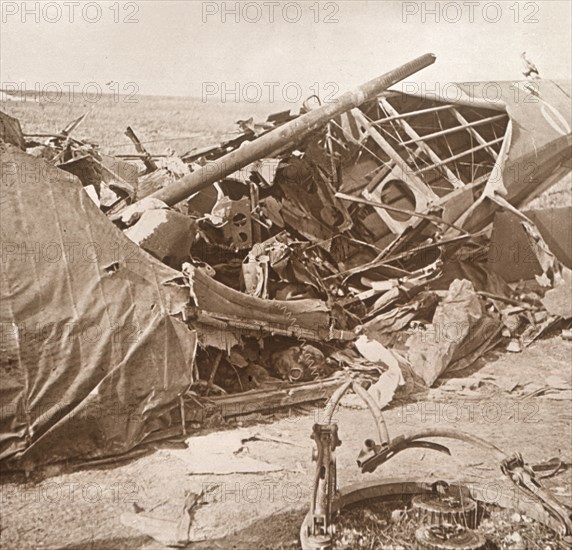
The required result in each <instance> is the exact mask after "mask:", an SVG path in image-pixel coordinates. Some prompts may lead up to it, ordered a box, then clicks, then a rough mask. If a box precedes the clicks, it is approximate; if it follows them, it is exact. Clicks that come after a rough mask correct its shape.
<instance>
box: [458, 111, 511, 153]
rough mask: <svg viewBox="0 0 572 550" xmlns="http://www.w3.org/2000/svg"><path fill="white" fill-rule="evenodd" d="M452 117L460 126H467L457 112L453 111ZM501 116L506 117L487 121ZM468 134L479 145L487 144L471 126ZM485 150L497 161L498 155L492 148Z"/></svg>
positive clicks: (464, 119)
mask: <svg viewBox="0 0 572 550" xmlns="http://www.w3.org/2000/svg"><path fill="white" fill-rule="evenodd" d="M453 115H454V116H455V118H456V119H457V120H458V121H459V122H460V123H461V124H468V122H467V119H466V118H465V117H464V116H463V115H462V114H461V113H459V111H457V109H453ZM503 116H508V115H498V116H497V117H490V119H489V120H491V119H495V118H498V117H503ZM485 120H486V119H485ZM473 126H474V125H473ZM469 132H470V134H471V135H472V136H473V137H474V138H475V139H476V140H477V142H478V143H479V144H480V145H484V144H485V143H487V141H486V140H485V139H484V138H483V136H481V134H479V132H477V131H476V130H475V129H474V128H473V127H472V126H471V127H469ZM485 149H486V150H487V152H488V153H489V155H491V156H492V157H493V159H495V160H497V158H498V154H497V152H496V151H495V150H494V149H493V148H492V147H488V146H487V147H485Z"/></svg>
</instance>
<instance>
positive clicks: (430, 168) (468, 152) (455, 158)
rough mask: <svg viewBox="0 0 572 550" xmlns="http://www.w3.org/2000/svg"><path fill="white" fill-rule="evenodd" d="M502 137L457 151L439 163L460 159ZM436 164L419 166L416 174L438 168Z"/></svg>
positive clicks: (500, 139)
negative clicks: (457, 152)
mask: <svg viewBox="0 0 572 550" xmlns="http://www.w3.org/2000/svg"><path fill="white" fill-rule="evenodd" d="M503 139H504V136H503V137H500V138H498V139H493V141H489V142H488V143H484V144H483V145H479V146H478V147H473V148H472V149H467V150H466V151H463V152H462V153H459V154H458V155H454V156H452V157H449V158H447V159H445V160H442V161H441V164H447V163H449V162H453V161H454V160H457V159H460V158H461V157H464V156H466V155H470V154H471V153H474V152H475V151H480V150H481V149H485V148H486V147H488V146H490V145H494V144H495V143H499V142H501V141H502V140H503ZM438 167H439V166H438V165H435V164H434V165H432V166H426V167H425V168H421V170H417V172H416V174H422V173H423V172H427V171H428V170H432V169H433V168H438Z"/></svg>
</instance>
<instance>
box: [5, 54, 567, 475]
mask: <svg viewBox="0 0 572 550" xmlns="http://www.w3.org/2000/svg"><path fill="white" fill-rule="evenodd" d="M434 61H435V56H433V55H430V54H427V55H424V56H421V57H420V58H418V59H415V60H413V61H411V62H410V63H407V64H405V65H403V66H401V67H399V68H398V69H396V70H393V71H390V72H388V73H386V74H384V75H382V76H380V77H378V78H376V79H374V80H372V81H370V82H368V83H366V84H364V85H362V86H360V87H359V88H358V89H357V90H355V91H353V92H348V93H346V94H344V95H343V96H341V97H340V98H339V100H338V101H337V102H335V103H331V104H324V105H321V104H318V105H313V104H312V106H310V102H305V103H304V104H303V106H302V108H301V109H300V111H299V112H291V111H285V112H282V113H277V114H274V115H271V116H269V117H268V119H267V120H266V121H264V122H262V123H257V122H255V121H254V120H253V119H248V120H240V121H238V122H237V124H238V126H239V130H240V132H239V134H238V135H234V136H233V137H232V138H230V139H227V140H225V141H224V142H223V143H220V144H214V145H212V146H210V147H206V148H202V149H200V150H194V151H191V152H187V153H184V154H181V155H176V154H175V153H174V152H173V151H168V152H167V154H161V155H155V154H153V153H152V152H150V151H149V150H147V148H145V146H144V145H143V144H144V140H142V138H141V137H138V136H137V135H136V133H135V130H134V129H133V128H131V127H128V128H127V130H126V135H127V136H128V137H129V139H130V140H131V141H132V142H133V144H134V147H135V149H136V153H135V154H131V155H127V156H125V155H123V156H117V157H110V156H107V155H103V154H102V153H101V152H100V151H99V146H98V145H97V144H95V143H90V142H89V141H87V140H81V139H79V138H76V137H74V136H76V135H77V134H78V129H79V128H80V126H81V124H82V122H83V121H84V120H85V118H86V116H94V115H93V114H92V113H86V114H85V115H83V116H82V117H79V118H78V119H76V120H74V121H72V122H71V123H70V124H69V125H68V126H66V127H65V128H64V129H62V130H58V131H56V132H55V133H53V134H44V135H35V136H32V135H28V134H24V133H22V130H21V128H20V123H19V122H18V121H17V120H15V119H13V118H11V117H9V116H8V115H5V114H4V113H0V123H1V124H0V140H2V143H0V152H1V155H2V162H3V163H4V164H5V163H8V164H9V165H10V166H13V167H14V169H13V170H12V169H10V170H6V171H5V172H6V173H5V174H4V175H3V178H2V209H3V211H2V216H3V235H2V239H3V241H5V242H6V243H7V245H9V246H8V249H6V250H3V254H4V256H5V257H6V260H7V261H6V262H5V263H4V267H5V270H6V272H7V273H9V274H10V275H9V276H8V277H7V278H6V279H3V282H2V284H3V291H2V294H3V297H4V296H5V297H6V299H3V300H2V302H3V303H2V307H3V310H2V311H3V313H2V319H3V323H4V326H13V327H15V329H14V331H12V332H11V334H10V335H9V336H8V339H7V340H5V341H4V347H5V348H6V349H5V350H4V349H3V363H2V365H3V367H2V368H3V370H4V371H5V373H6V376H7V380H8V384H7V385H6V388H7V389H4V388H3V389H2V398H3V402H5V403H7V410H8V411H12V413H10V414H8V415H6V417H5V418H3V420H2V427H1V431H2V433H3V434H4V435H5V437H4V438H3V441H4V443H2V446H1V447H0V458H2V459H4V460H7V459H10V460H11V461H12V462H13V463H14V464H15V465H18V463H19V461H20V460H22V459H23V458H27V459H28V464H29V465H30V467H33V466H34V465H36V464H39V463H42V462H50V461H56V460H62V459H66V458H83V459H85V458H95V457H98V456H106V455H110V454H111V455H113V454H117V453H121V452H126V451H127V450H129V449H130V448H132V447H134V446H136V445H138V444H140V443H144V442H146V441H149V438H154V437H159V435H158V434H159V433H162V432H164V433H174V431H178V432H179V433H181V432H182V433H183V434H185V433H186V425H187V423H189V422H197V421H198V422H202V423H204V422H206V420H207V418H208V417H210V416H212V415H215V416H213V418H219V419H221V420H222V419H223V418H230V417H238V416H241V415H244V414H251V413H254V412H268V411H273V410H276V409H277V408H281V407H282V408H283V407H289V406H292V405H293V404H300V403H303V402H310V401H324V400H326V399H327V398H328V397H329V396H330V395H331V393H332V392H333V391H334V389H335V388H336V385H337V382H336V380H337V379H338V377H339V376H340V374H341V373H342V372H345V371H354V372H355V373H359V374H360V376H362V377H364V378H366V379H368V381H369V384H370V385H371V388H370V397H373V398H374V399H375V400H376V401H377V403H378V404H379V405H383V406H385V405H387V404H388V403H389V402H390V400H391V399H392V396H393V392H394V391H395V390H396V389H397V387H398V386H400V385H401V384H402V383H403V376H405V377H406V378H407V377H408V376H409V373H410V371H411V372H412V373H413V375H414V376H415V377H416V379H418V380H422V381H424V383H425V384H426V385H428V386H431V385H433V384H434V383H435V382H436V381H437V380H438V379H439V377H441V376H442V375H443V374H444V373H451V372H456V371H459V370H461V369H464V368H466V367H468V366H470V365H471V364H473V363H474V362H475V361H476V360H477V359H478V358H479V357H482V355H483V354H484V353H485V352H486V351H487V350H488V349H490V348H491V347H493V346H495V345H497V344H498V343H499V342H501V341H502V342H503V343H504V345H505V346H506V345H507V343H508V349H510V350H512V351H519V350H521V349H522V348H523V347H525V346H527V345H530V343H531V342H533V341H534V340H535V339H537V338H539V337H540V336H541V335H542V334H544V333H545V332H546V331H548V330H550V329H552V328H554V327H556V326H557V325H559V326H560V328H564V329H568V328H569V326H562V323H563V319H568V318H570V316H571V311H572V310H571V307H570V270H569V267H566V265H567V262H568V265H569V257H570V246H569V243H566V242H563V243H562V246H560V247H556V246H555V247H554V248H552V245H554V243H557V242H558V241H559V237H558V236H557V235H556V236H555V234H554V233H553V230H552V229H551V228H550V227H549V226H548V225H547V224H546V222H545V220H546V216H545V215H542V214H541V213H538V212H533V213H530V217H527V216H526V215H524V214H523V213H522V212H521V211H520V210H519V208H521V207H523V206H524V205H525V204H526V202H527V201H528V200H530V199H532V198H533V197H534V196H536V195H538V194H539V193H541V192H542V191H543V190H545V189H547V188H548V187H549V186H550V185H552V184H554V183H556V182H557V181H558V179H559V178H561V177H562V176H563V175H565V174H566V173H567V172H568V171H569V170H570V167H571V165H570V162H569V158H570V148H571V145H570V131H569V129H568V130H566V129H562V128H561V125H560V122H559V121H561V119H567V118H569V116H570V104H569V97H568V96H567V94H566V92H565V90H564V89H563V88H562V86H563V84H556V83H555V82H552V81H550V80H544V79H535V81H534V85H535V90H536V92H535V95H536V97H537V98H538V99H539V101H538V102H522V101H516V100H515V99H514V93H513V87H512V86H513V83H510V82H506V83H497V84H496V88H497V89H498V90H499V92H500V93H501V97H500V98H499V101H498V102H491V101H484V100H482V99H478V98H480V97H486V94H484V95H483V93H481V92H482V89H483V86H486V85H487V83H479V84H478V85H477V86H476V87H475V88H474V89H473V90H471V91H470V92H468V91H466V90H462V94H461V99H459V100H455V101H451V100H446V99H445V98H441V97H437V96H435V95H415V94H406V93H402V92H398V91H392V90H389V89H388V88H389V87H390V86H391V85H394V84H396V83H398V82H400V81H401V80H403V79H404V78H406V77H407V76H408V75H411V74H414V73H416V72H417V71H419V70H421V69H422V68H424V67H426V66H428V65H430V64H431V63H433V62H434ZM528 84H530V83H528ZM459 87H460V88H461V85H459ZM318 103H319V102H318ZM548 111H550V113H552V115H553V116H551V117H548V118H547V115H546V113H547V112H548ZM516 128H518V131H516V130H515V129H516ZM72 134H73V135H72ZM530 163H533V164H534V165H535V167H536V169H537V173H538V174H540V175H541V177H540V176H539V177H540V179H538V178H533V177H530V178H522V177H519V174H520V173H521V172H522V171H521V167H522V166H524V165H527V166H528V164H530ZM8 164H6V165H8ZM24 173H26V174H31V176H30V177H29V178H28V177H20V176H19V174H24ZM38 174H39V175H41V177H36V176H35V175H38ZM39 190H43V191H44V194H43V196H44V197H45V198H46V200H49V201H51V202H50V203H49V207H48V208H46V204H43V202H44V201H38V200H37V198H38V194H39V193H42V191H39ZM84 190H85V191H84ZM24 199H26V200H25V201H24ZM495 216H496V217H495ZM533 219H534V220H537V221H538V224H539V227H537V226H535V224H534V223H533ZM38 220H41V224H39V223H37V222H38ZM506 220H508V221H506ZM543 220H544V221H543ZM505 222H506V223H508V224H509V225H508V226H507V227H508V229H507V228H506V227H505V228H504V229H503V226H502V224H503V223H505ZM23 227H25V228H28V229H27V231H28V237H29V238H30V239H33V241H34V243H36V244H37V245H38V246H39V247H40V251H41V250H44V249H45V248H46V247H48V246H52V245H53V244H54V243H59V244H60V245H61V247H62V250H63V247H64V245H65V243H66V242H67V236H69V235H73V236H74V239H75V240H76V241H78V243H79V244H80V246H84V247H86V246H88V244H89V243H93V242H96V243H97V244H98V245H99V246H100V247H101V248H102V250H101V254H98V255H97V258H95V260H94V261H93V262H91V263H89V262H86V261H83V262H80V263H75V264H74V263H73V261H72V259H71V257H70V256H69V254H64V255H63V256H62V259H63V261H60V262H57V263H54V262H51V261H50V257H49V256H46V254H44V253H43V252H39V253H38V254H36V253H35V252H34V254H32V256H34V258H33V259H34V260H35V266H34V269H30V268H29V267H28V266H27V265H26V263H25V262H22V261H21V259H22V254H24V255H26V254H28V252H29V251H24V252H22V250H20V248H18V245H17V244H15V243H16V241H17V240H18V239H17V235H19V234H21V229H22V228H23ZM32 228H34V229H33V230H32ZM513 228H517V229H518V231H513ZM515 238H518V240H517V241H515V240H514V239H515ZM80 241H81V242H80ZM514 243H517V244H518V246H517V248H516V252H515V249H513V248H511V247H512V246H513V244H514ZM547 243H551V246H549V245H548V244H547ZM12 245H13V246H12ZM521 245H522V246H521ZM42 247H43V248H42ZM81 250H83V249H81ZM82 253H83V252H82ZM88 253H89V251H88ZM515 254H517V256H515ZM28 256H30V254H28ZM28 256H26V257H28ZM528 259H530V260H531V261H530V262H528ZM36 260H37V261H36ZM133 260H135V262H134V261H133ZM491 266H492V267H493V268H491ZM16 280H17V281H19V285H20V287H21V288H34V289H36V291H35V292H34V293H33V296H30V297H29V298H30V300H29V301H28V302H27V303H21V302H20V301H19V294H18V293H15V292H14V288H13V285H12V283H9V282H8V281H16ZM64 282H65V283H64ZM4 288H5V291H4ZM56 296H57V300H54V297H56ZM108 297H109V298H108ZM32 298H33V300H32ZM4 312H5V313H4ZM70 320H71V321H72V322H74V323H79V324H86V323H87V324H89V325H90V326H92V325H93V326H98V327H101V326H102V324H103V322H104V321H105V322H110V321H111V322H112V324H113V323H116V324H115V325H113V326H112V327H110V331H113V330H114V328H113V327H115V328H116V327H117V326H123V327H125V326H126V323H127V324H129V323H131V326H132V328H133V330H134V334H135V336H134V339H133V340H129V339H127V340H126V339H122V340H121V341H120V342H119V341H118V340H117V339H113V338H112V337H111V336H110V337H109V338H108V339H107V340H101V339H99V340H98V341H96V342H88V343H87V344H86V345H85V346H84V345H83V344H84V343H83V342H82V346H81V350H80V349H79V347H78V346H75V345H73V344H72V343H71V342H69V341H67V340H66V338H65V337H57V335H56V334H55V333H53V334H52V333H51V334H52V336H53V338H54V340H53V342H52V345H51V346H45V345H39V344H38V343H37V342H36V343H35V344H30V342H27V341H25V339H24V337H25V328H26V327H29V326H30V324H36V325H34V326H37V323H39V326H47V325H48V323H52V325H53V326H55V327H60V328H61V326H63V325H65V324H66V323H68V322H69V321H70ZM58 334H63V333H62V332H61V331H60V332H59V333H58ZM566 334H567V333H566V332H564V333H563V336H564V337H566ZM356 349H357V350H358V351H359V352H360V353H361V355H362V356H363V357H360V356H359V354H357V353H356V352H355V350H356ZM55 350H59V351H57V352H56V351H55ZM61 350H72V351H70V352H69V353H64V356H63V357H59V356H58V367H57V368H56V369H54V368H52V364H53V357H52V354H53V353H63V352H62V351H61ZM364 358H365V359H364ZM143 364H144V365H145V368H144V369H143V368H140V367H141V365H143ZM32 365H33V366H34V367H33V368H32ZM78 365H81V369H79V370H78V368H77V366H78ZM78 373H79V374H78ZM24 378H25V379H26V380H27V381H28V382H27V383H26V384H25V385H24V384H23V383H22V380H23V379H24ZM62 380H66V383H65V384H62V382H61V381H62ZM56 382H57V387H58V388H64V387H65V390H66V392H67V393H66V398H68V397H69V401H70V407H69V409H70V410H69V411H67V412H65V413H63V412H62V410H61V408H59V407H55V406H54V404H53V401H52V402H50V401H49V400H50V399H52V400H53V399H54V398H57V399H58V400H59V399H60V398H63V397H62V395H63V394H62V395H60V394H59V393H58V395H55V394H53V393H50V392H47V391H43V390H42V391H40V392H39V393H38V394H37V395H30V391H32V388H36V389H37V388H39V386H49V387H52V386H54V387H55V385H56ZM134 387H136V388H137V391H134V390H133V388H134ZM33 391H36V390H33ZM68 393H69V395H68ZM118 393H119V394H121V395H117V394H118ZM48 396H49V397H48ZM32 401H33V402H34V403H35V405H34V409H33V410H28V409H26V410H25V411H24V410H23V409H22V407H21V406H20V404H21V403H29V402H32ZM115 402H118V403H126V404H127V403H128V405H126V407H127V412H126V414H125V416H124V417H121V418H122V420H118V421H115V422H113V423H112V422H110V421H109V420H108V418H109V416H108V415H107V416H106V415H98V414H97V410H96V408H97V407H101V406H102V407H104V408H105V407H109V406H110V403H115ZM230 404H232V405H233V406H234V405H236V409H232V407H230ZM80 412H81V414H80ZM135 413H137V414H140V415H142V417H143V418H144V421H143V422H142V423H140V424H136V425H137V428H134V427H133V424H131V423H130V420H131V417H132V415H133V414H135ZM216 415H218V416H216ZM106 419H107V420H106ZM72 427H73V434H76V433H77V434H81V435H78V437H77V439H75V436H74V437H72V436H70V435H69V434H70V433H72V432H70V429H71V428H72ZM62 434H66V435H65V438H64V436H63V435H62ZM151 434H153V435H151ZM197 445H198V443H197V441H196V440H195V441H193V445H192V447H196V446H197ZM47 446H49V447H50V449H51V450H50V451H49V452H47V451H46V449H47ZM36 448H37V451H36ZM210 467H211V468H212V463H211V464H210ZM203 469H205V468H203ZM206 469H208V468H206Z"/></svg>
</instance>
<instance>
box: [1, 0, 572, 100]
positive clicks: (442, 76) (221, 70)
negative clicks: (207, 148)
mask: <svg viewBox="0 0 572 550" xmlns="http://www.w3.org/2000/svg"><path fill="white" fill-rule="evenodd" d="M0 4H1V7H2V20H1V29H0V63H1V65H0V81H1V82H0V87H5V85H6V83H20V85H22V84H23V85H24V86H25V87H27V88H28V89H34V87H35V86H38V85H39V86H40V87H41V86H44V85H46V84H47V83H49V82H55V83H57V84H59V85H61V86H63V85H64V83H66V82H67V83H70V82H78V83H80V85H81V86H83V85H85V84H86V83H89V82H95V83H98V85H99V86H101V87H102V88H103V89H104V90H105V85H106V84H108V83H110V82H112V81H113V82H115V84H111V85H110V86H116V88H117V87H119V89H120V90H121V89H122V88H123V89H125V87H126V86H128V85H129V83H131V82H133V83H135V84H136V86H137V87H138V90H139V93H141V94H162V95H194V96H200V95H201V93H202V92H203V90H204V89H205V86H206V84H205V83H207V82H210V83H213V84H212V85H210V88H208V90H210V91H211V92H212V91H213V90H224V88H222V86H223V82H225V83H226V86H227V89H229V88H230V89H232V88H233V87H235V86H236V83H238V85H239V93H240V94H244V93H247V94H248V93H250V96H251V97H255V95H256V93H257V91H256V90H257V88H256V87H253V86H251V87H250V88H247V87H248V86H249V85H250V83H256V84H258V86H259V87H260V89H262V91H263V95H264V98H266V96H267V95H268V94H270V87H269V85H265V84H264V83H270V82H276V83H278V84H277V85H276V87H275V88H274V89H275V90H278V92H279V93H284V88H285V86H286V85H287V84H288V83H289V82H294V83H297V85H299V86H300V87H301V88H302V89H303V91H304V97H306V96H307V95H309V94H310V93H311V91H309V90H310V89H311V87H312V85H313V83H317V84H318V91H319V92H320V95H324V94H327V93H329V92H330V91H335V88H336V87H337V88H338V89H339V91H340V92H343V91H345V90H346V89H348V88H351V87H352V86H354V85H357V84H360V83H362V82H365V81H366V80H369V79H370V78H373V77H375V76H378V75H379V74H382V73H383V72H385V71H386V70H389V69H392V68H394V67H396V66H397V65H399V64H401V63H403V62H406V61H408V60H410V59H412V58H414V57H416V56H418V55H420V54H423V53H428V52H432V53H435V54H437V63H436V64H435V65H433V66H432V67H430V68H428V69H425V70H424V71H423V72H422V73H420V74H419V75H418V78H419V79H420V80H424V81H428V82H439V83H443V82H449V81H477V80H495V79H518V78H521V62H520V54H521V52H522V51H524V50H526V51H527V54H528V56H529V58H530V59H532V61H533V62H534V63H535V64H536V65H537V66H538V68H539V69H540V73H541V76H544V77H552V78H561V79H570V78H571V65H572V61H571V56H572V53H571V52H572V37H571V29H572V2H570V1H569V0H562V1H560V0H541V1H536V2H528V1H520V2H517V1H515V0H507V1H505V0H499V1H497V2H490V1H481V2H475V1H473V2H467V1H463V0H459V1H451V2H447V1H440V2H407V1H403V2H400V1H389V0H374V1H359V0H353V1H342V2H320V3H318V2H316V1H315V0H311V1H300V0H298V1H294V2H276V1H275V2H269V1H265V0H261V1H256V2H241V3H240V4H239V11H238V13H237V14H233V13H232V10H233V9H234V8H235V5H236V4H238V3H237V2H235V1H227V2H203V1H196V0H191V1H188V0H187V1H184V0H177V1H171V0H164V1H154V0H144V1H141V0H138V1H133V2H129V1H122V2H111V1H110V2H107V1H104V2H102V1H97V2H86V1H84V0H82V2H81V4H80V3H79V2H65V1H64V2H53V1H52V2H50V1H46V2H34V1H28V2H22V1H8V0H0ZM73 4H78V5H77V6H74V5H73ZM287 5H288V6H287ZM435 8H437V11H438V12H439V14H438V17H439V21H436V17H437V16H436V15H435V13H434V10H435ZM485 8H486V9H485ZM26 10H27V11H26ZM272 10H274V13H273V14H272ZM72 12H73V15H74V17H73V21H71V19H72V17H71V15H72ZM225 12H226V13H225ZM237 18H238V22H237V21H236V19H237ZM89 20H91V21H92V22H90V21H89ZM128 20H131V21H133V22H127V21H128ZM326 20H328V21H329V22H326ZM331 83H334V85H332V84H331ZM108 85H109V84H108ZM67 86H68V87H69V84H68V85H67ZM132 90H133V88H127V89H126V90H125V91H126V92H129V91H132ZM290 91H291V95H294V94H295V93H296V89H295V88H292V89H291V90H290ZM212 93H213V95H215V96H216V95H217V94H218V93H219V92H218V91H216V92H212ZM221 93H223V92H222V91H221Z"/></svg>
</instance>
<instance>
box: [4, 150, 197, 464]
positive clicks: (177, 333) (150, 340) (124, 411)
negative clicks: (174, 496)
mask: <svg viewBox="0 0 572 550" xmlns="http://www.w3.org/2000/svg"><path fill="white" fill-rule="evenodd" d="M0 158H1V169H2V170H1V180H2V181H1V183H2V187H1V199H2V201H1V206H0V208H1V217H2V233H1V237H2V275H1V278H0V291H1V321H2V363H1V369H0V376H1V386H0V388H1V389H0V396H1V400H2V416H1V418H0V430H1V432H0V433H1V440H0V459H3V460H6V459H10V462H11V463H14V462H18V463H19V464H24V465H25V466H26V467H28V468H31V467H33V466H36V465H38V464H42V463H49V462H55V461H58V460H62V459H68V458H74V459H88V458H95V457H101V456H108V455H115V454H120V453H124V452H126V451H128V450H129V449H131V448H133V447H134V446H135V445H137V444H139V443H140V442H142V441H143V440H144V439H145V437H146V436H147V435H148V434H150V433H151V432H152V431H154V430H156V429H157V428H159V427H164V425H163V424H164V422H165V420H163V421H162V419H161V415H162V414H163V413H164V412H165V411H167V410H169V409H170V408H171V407H172V406H173V404H174V403H176V402H177V401H176V400H177V397H178V396H179V395H180V394H181V393H182V392H183V391H184V390H185V389H186V388H187V387H188V386H189V385H190V384H191V382H192V381H193V379H192V369H191V366H192V361H193V357H194V352H195V348H196V335H195V333H194V332H193V331H190V330H189V329H188V328H187V326H186V325H185V324H184V323H183V322H182V321H180V320H178V319H177V318H176V317H174V315H177V314H179V313H181V312H183V310H184V308H185V306H186V304H187V302H188V292H189V290H188V287H185V286H182V285H180V284H174V282H173V280H174V279H175V278H176V277H177V276H178V275H180V274H179V273H178V272H176V271H174V270H172V269H170V268H169V267H167V266H165V265H163V264H162V263H160V262H159V261H157V260H155V259H154V258H153V257H152V256H150V255H149V254H147V253H146V252H144V251H143V250H142V249H140V248H139V247H138V246H137V245H135V244H134V243H132V242H131V241H130V240H129V239H128V238H127V237H126V236H124V235H123V234H122V233H121V232H120V231H119V230H118V229H117V228H116V227H115V226H113V225H112V224H111V223H109V220H108V219H107V218H106V217H105V215H104V214H103V213H102V212H100V211H99V210H98V209H97V207H96V206H95V204H94V203H93V202H92V200H91V199H90V198H89V197H88V195H87V194H86V193H85V191H84V190H83V189H82V187H81V184H80V183H79V181H78V180H77V179H76V178H75V177H74V176H72V175H70V174H68V173H66V172H63V171H62V170H60V169H58V168H55V167H53V166H51V165H50V164H48V163H47V162H45V161H44V160H43V159H37V158H35V157H32V156H30V155H26V154H25V153H23V152H21V151H19V150H17V149H16V148H15V147H12V146H10V145H4V144H2V145H0ZM168 282H169V283H170V284H166V283H168Z"/></svg>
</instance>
